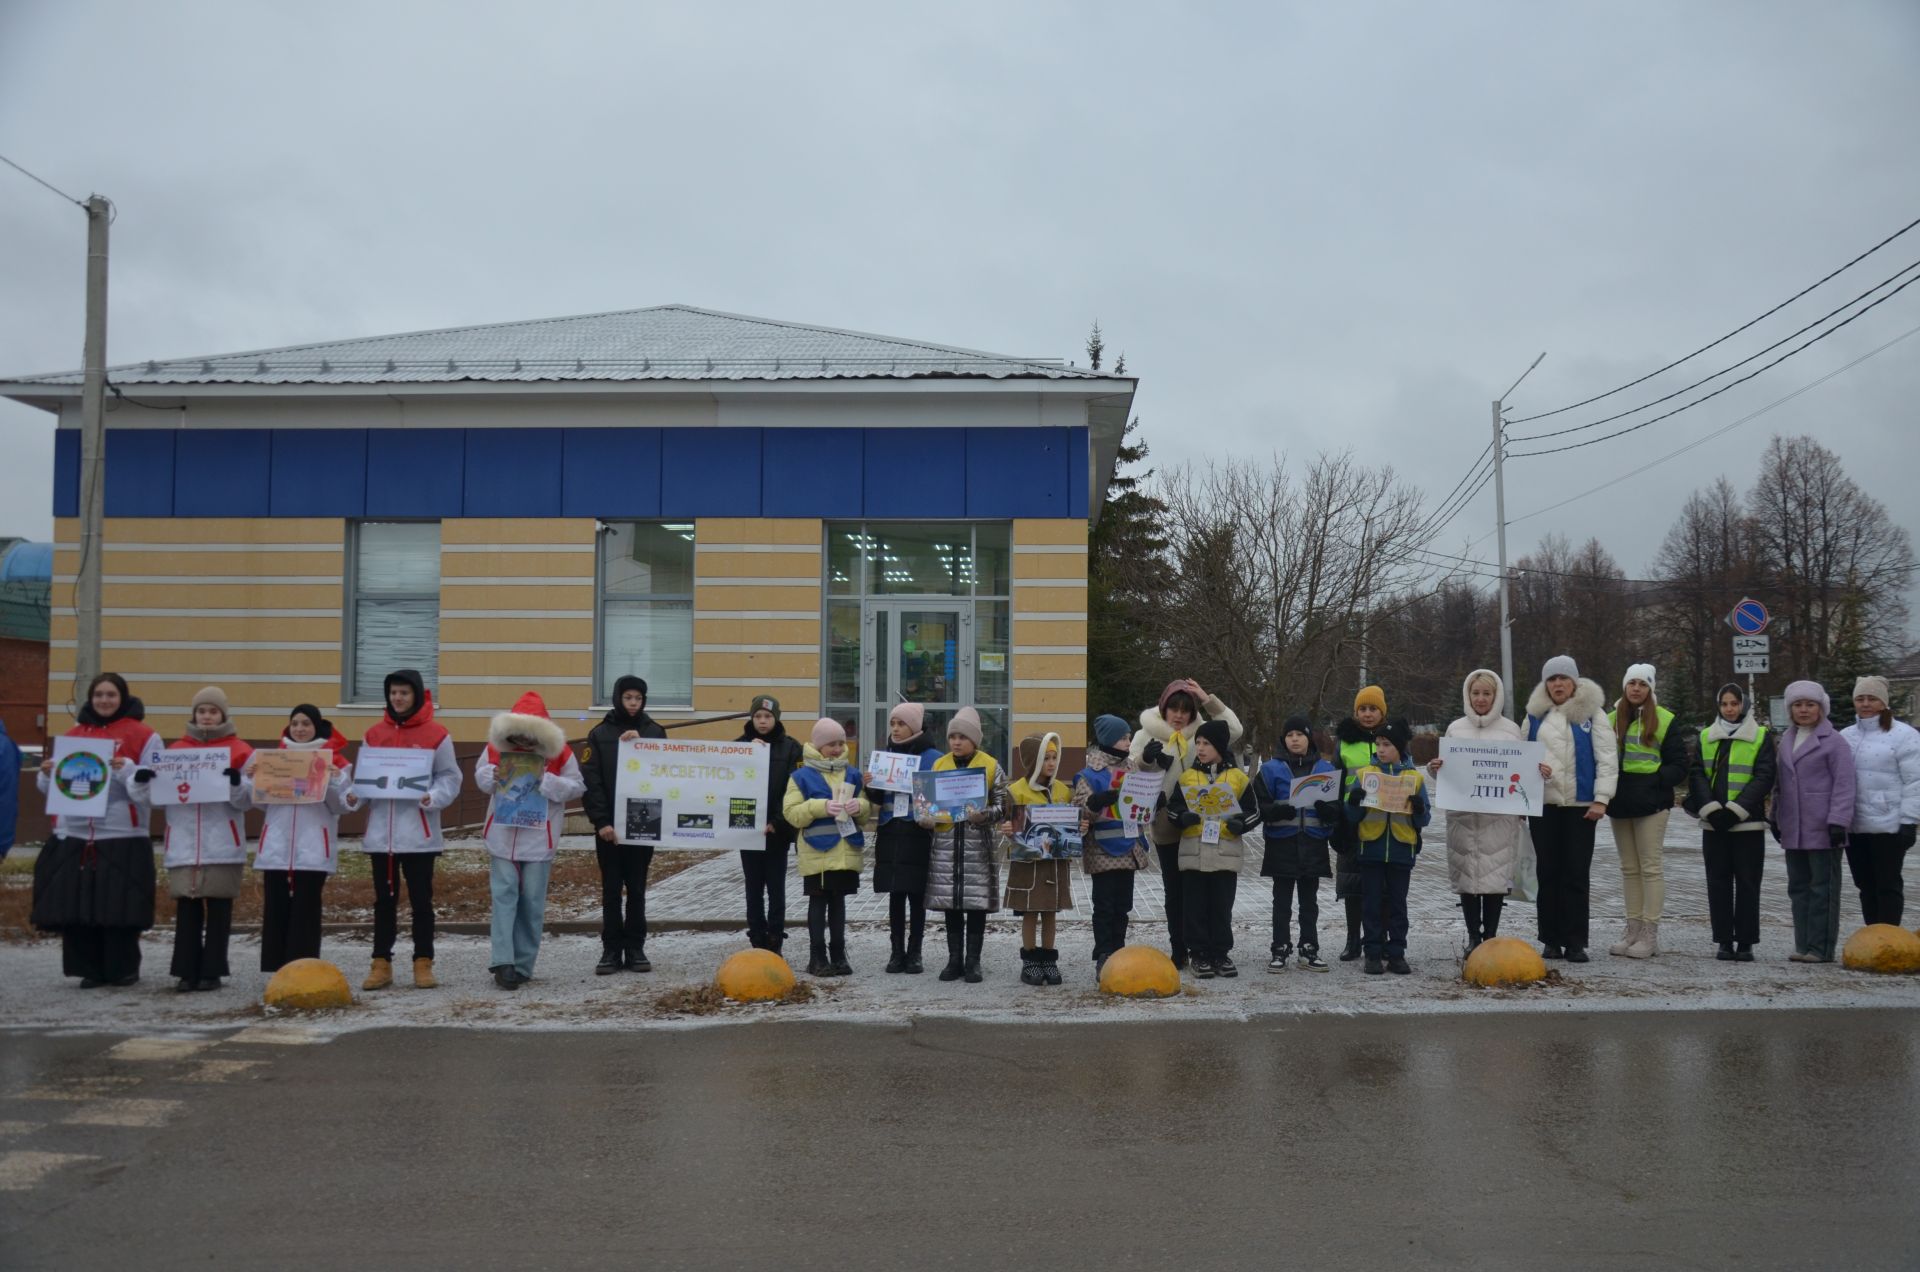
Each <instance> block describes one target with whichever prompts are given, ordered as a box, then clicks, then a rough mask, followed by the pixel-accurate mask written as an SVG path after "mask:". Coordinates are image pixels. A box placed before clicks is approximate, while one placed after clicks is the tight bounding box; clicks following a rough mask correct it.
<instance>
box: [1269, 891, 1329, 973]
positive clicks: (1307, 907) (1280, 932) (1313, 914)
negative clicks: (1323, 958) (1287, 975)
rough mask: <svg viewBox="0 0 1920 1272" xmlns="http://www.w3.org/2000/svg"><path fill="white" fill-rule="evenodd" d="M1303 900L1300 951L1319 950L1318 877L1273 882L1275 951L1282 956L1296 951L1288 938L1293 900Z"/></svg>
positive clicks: (1291, 925)
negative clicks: (1296, 898) (1293, 950)
mask: <svg viewBox="0 0 1920 1272" xmlns="http://www.w3.org/2000/svg"><path fill="white" fill-rule="evenodd" d="M1295 896H1298V897H1299V898H1300V948H1301V949H1302V950H1313V951H1315V952H1318V951H1319V949H1320V880H1319V878H1318V877H1309V878H1305V879H1281V878H1279V877H1277V876H1276V877H1275V879H1274V881H1273V947H1272V948H1273V952H1274V953H1275V954H1280V953H1283V952H1287V951H1290V950H1292V949H1293V943H1292V942H1291V941H1289V940H1288V939H1287V938H1288V937H1289V936H1291V935H1292V934H1293V933H1292V928H1293V899H1294V897H1295Z"/></svg>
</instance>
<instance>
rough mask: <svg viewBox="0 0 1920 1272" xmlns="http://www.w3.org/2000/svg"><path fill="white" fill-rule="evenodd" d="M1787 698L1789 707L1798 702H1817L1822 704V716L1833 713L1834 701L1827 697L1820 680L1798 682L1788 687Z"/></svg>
mask: <svg viewBox="0 0 1920 1272" xmlns="http://www.w3.org/2000/svg"><path fill="white" fill-rule="evenodd" d="M1785 696H1786V699H1787V705H1788V706H1789V707H1791V706H1792V705H1793V704H1794V703H1796V702H1817V703H1819V704H1820V714H1821V715H1823V716H1824V715H1831V714H1832V713H1833V700H1832V699H1831V698H1829V697H1827V691H1826V690H1825V689H1824V688H1822V687H1821V685H1820V682H1819V681H1818V680H1796V681H1794V682H1793V683H1792V684H1790V685H1788V686H1787V692H1786V695H1785Z"/></svg>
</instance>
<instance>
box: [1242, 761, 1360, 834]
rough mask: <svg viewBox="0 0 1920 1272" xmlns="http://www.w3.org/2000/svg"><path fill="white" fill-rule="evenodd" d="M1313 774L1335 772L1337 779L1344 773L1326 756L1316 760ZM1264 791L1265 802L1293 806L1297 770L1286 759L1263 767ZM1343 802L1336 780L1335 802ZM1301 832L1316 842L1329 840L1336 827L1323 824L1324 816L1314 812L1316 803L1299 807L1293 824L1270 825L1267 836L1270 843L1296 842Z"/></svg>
mask: <svg viewBox="0 0 1920 1272" xmlns="http://www.w3.org/2000/svg"><path fill="white" fill-rule="evenodd" d="M1309 772H1311V773H1332V774H1333V775H1334V776H1335V777H1336V778H1337V777H1338V776H1339V774H1340V770H1339V769H1338V768H1337V767H1335V766H1334V764H1333V762H1332V761H1331V760H1328V759H1326V758H1325V757H1324V756H1315V757H1314V764H1313V768H1312V769H1311V770H1309ZM1260 789H1261V791H1262V792H1263V793H1264V794H1265V795H1266V799H1265V800H1263V801H1262V803H1268V804H1291V803H1293V801H1292V800H1291V799H1289V798H1288V796H1289V795H1290V794H1291V793H1292V791H1293V770H1292V769H1291V768H1290V767H1288V765H1287V762H1286V761H1285V760H1283V759H1272V760H1268V761H1267V762H1266V763H1265V764H1262V765H1261V766H1260ZM1339 800H1340V783H1339V782H1338V781H1335V782H1334V793H1333V795H1332V797H1331V802H1334V803H1338V802H1339ZM1301 831H1305V832H1306V833H1307V834H1309V835H1311V836H1312V837H1313V838H1315V839H1326V838H1328V837H1330V836H1331V835H1332V834H1333V827H1332V826H1330V825H1328V824H1326V823H1325V822H1323V821H1321V820H1320V814H1319V813H1317V812H1315V811H1314V808H1313V804H1311V803H1307V804H1301V805H1296V806H1295V809H1294V815H1293V819H1292V820H1291V821H1283V822H1279V823H1277V824H1276V823H1273V822H1268V823H1267V824H1266V832H1265V835H1266V838H1268V839H1270V840H1281V839H1292V838H1293V837H1294V836H1295V835H1297V834H1299V833H1300V832H1301Z"/></svg>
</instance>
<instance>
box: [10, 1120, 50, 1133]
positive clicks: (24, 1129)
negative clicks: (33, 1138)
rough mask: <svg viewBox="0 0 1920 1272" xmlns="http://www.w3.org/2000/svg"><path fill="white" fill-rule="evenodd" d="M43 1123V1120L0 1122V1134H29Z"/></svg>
mask: <svg viewBox="0 0 1920 1272" xmlns="http://www.w3.org/2000/svg"><path fill="white" fill-rule="evenodd" d="M43 1125H45V1123H42V1122H0V1135H27V1134H31V1133H32V1132H34V1131H37V1130H39V1129H40V1128H41V1126H43Z"/></svg>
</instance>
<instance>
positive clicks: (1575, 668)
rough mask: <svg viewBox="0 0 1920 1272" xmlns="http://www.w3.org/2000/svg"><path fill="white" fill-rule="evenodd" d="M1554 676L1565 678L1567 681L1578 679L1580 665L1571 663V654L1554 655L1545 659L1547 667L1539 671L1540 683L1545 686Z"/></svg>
mask: <svg viewBox="0 0 1920 1272" xmlns="http://www.w3.org/2000/svg"><path fill="white" fill-rule="evenodd" d="M1555 676H1565V677H1566V678H1567V679H1569V680H1578V679H1580V664H1579V663H1577V662H1575V661H1573V655H1572V654H1555V655H1554V656H1553V657H1551V658H1549V659H1547V665H1546V666H1544V667H1542V668H1541V669H1540V683H1542V684H1545V683H1546V682H1547V681H1549V680H1552V679H1553V678H1554V677H1555Z"/></svg>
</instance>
